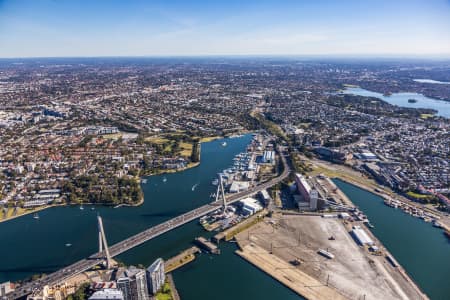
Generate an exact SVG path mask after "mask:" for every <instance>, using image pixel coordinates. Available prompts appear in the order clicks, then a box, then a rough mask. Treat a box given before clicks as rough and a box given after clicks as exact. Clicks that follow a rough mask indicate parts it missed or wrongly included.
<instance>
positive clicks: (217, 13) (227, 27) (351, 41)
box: [0, 0, 450, 57]
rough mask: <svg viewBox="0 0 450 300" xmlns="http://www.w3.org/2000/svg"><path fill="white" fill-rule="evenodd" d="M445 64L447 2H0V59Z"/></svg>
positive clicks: (449, 24)
mask: <svg viewBox="0 0 450 300" xmlns="http://www.w3.org/2000/svg"><path fill="white" fill-rule="evenodd" d="M152 55H157V56H159V55H168V56H170V55H376V56H383V55H396V56H400V55H408V56H414V55H421V56H447V57H450V0H378V1H373V0H359V1H358V0H335V1H331V0H308V1H306V0H293V1H283V0H278V1H276V0H259V1H245V0H241V1H235V0H228V1H214V0H210V1H204V0H196V1H188V0H185V1H181V0H180V1H170V0H166V1H150V0H148V1H137V0H128V1H125V0H122V1H116V0H77V1H75V0H73V1H69V0H0V57H42V56H152Z"/></svg>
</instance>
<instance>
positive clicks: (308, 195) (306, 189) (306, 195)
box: [295, 173, 319, 210]
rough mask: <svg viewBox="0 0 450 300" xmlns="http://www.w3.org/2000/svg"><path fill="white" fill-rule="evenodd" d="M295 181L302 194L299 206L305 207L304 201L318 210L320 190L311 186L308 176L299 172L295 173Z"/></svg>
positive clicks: (298, 202)
mask: <svg viewBox="0 0 450 300" xmlns="http://www.w3.org/2000/svg"><path fill="white" fill-rule="evenodd" d="M295 183H296V185H297V190H298V192H299V194H300V195H301V199H299V201H297V205H298V206H299V208H300V207H305V204H304V203H309V209H310V210H316V209H317V202H318V200H319V192H318V191H317V190H316V189H315V188H314V187H311V185H310V184H309V183H308V181H307V180H306V178H305V177H304V176H303V175H301V174H299V173H296V174H295ZM302 202H303V203H302Z"/></svg>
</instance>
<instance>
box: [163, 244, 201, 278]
mask: <svg viewBox="0 0 450 300" xmlns="http://www.w3.org/2000/svg"><path fill="white" fill-rule="evenodd" d="M199 252H200V249H199V248H198V247H195V246H193V247H191V248H189V249H187V250H184V251H183V252H181V253H180V254H178V255H176V256H174V257H172V258H170V259H168V260H166V261H165V262H164V272H165V273H170V272H172V271H174V270H176V269H178V268H181V267H182V266H184V265H186V264H188V263H190V262H191V261H193V260H194V259H195V254H196V253H199Z"/></svg>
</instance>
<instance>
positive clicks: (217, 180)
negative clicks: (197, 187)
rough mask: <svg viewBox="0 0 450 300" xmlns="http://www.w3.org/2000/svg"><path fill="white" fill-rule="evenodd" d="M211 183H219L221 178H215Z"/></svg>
mask: <svg viewBox="0 0 450 300" xmlns="http://www.w3.org/2000/svg"><path fill="white" fill-rule="evenodd" d="M211 183H212V185H218V184H219V179H214V180H213V181H212V182H211Z"/></svg>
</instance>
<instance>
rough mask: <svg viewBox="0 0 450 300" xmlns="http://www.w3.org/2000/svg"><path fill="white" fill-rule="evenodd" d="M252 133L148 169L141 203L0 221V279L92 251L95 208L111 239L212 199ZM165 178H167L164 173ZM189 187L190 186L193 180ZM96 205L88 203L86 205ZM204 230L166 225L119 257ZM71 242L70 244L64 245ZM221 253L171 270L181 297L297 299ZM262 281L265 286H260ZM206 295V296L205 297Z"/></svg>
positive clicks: (163, 247) (145, 257)
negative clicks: (174, 168) (181, 167)
mask: <svg viewBox="0 0 450 300" xmlns="http://www.w3.org/2000/svg"><path fill="white" fill-rule="evenodd" d="M251 138H252V136H251V135H245V136H242V137H239V138H233V139H227V140H226V142H227V145H226V147H224V146H222V143H223V142H224V140H216V141H212V142H208V143H203V144H202V149H201V151H202V154H201V159H202V162H201V164H200V165H199V166H198V167H196V168H192V169H189V170H186V171H184V172H179V173H173V174H165V175H160V176H151V177H148V178H147V182H146V183H145V184H143V185H142V187H143V191H144V197H145V202H144V204H143V205H141V206H139V207H120V208H112V207H102V206H96V207H90V206H87V205H85V206H84V209H83V210H80V208H79V207H78V206H77V207H56V208H50V209H47V210H43V211H41V212H40V213H39V216H40V218H39V219H38V220H36V219H34V218H33V216H32V215H26V216H23V217H19V218H17V219H13V220H10V221H7V222H3V223H0V241H1V243H0V244H1V246H0V282H3V281H6V280H12V281H14V280H18V279H23V278H26V277H29V276H31V275H33V274H37V273H45V272H47V273H48V272H52V271H55V270H57V269H59V268H61V267H63V266H65V265H68V264H70V263H73V262H74V261H76V260H78V259H81V258H84V257H87V256H88V255H90V254H92V253H94V252H96V251H97V247H98V245H97V243H98V240H97V224H96V215H97V213H100V214H101V216H102V217H103V224H104V226H105V230H106V236H107V239H108V243H109V244H110V245H111V244H113V243H115V242H118V241H120V240H122V239H124V238H126V237H128V236H130V235H132V234H135V233H137V232H139V231H142V230H144V229H146V228H148V227H150V226H152V225H156V224H158V223H160V222H163V221H165V220H167V219H170V218H172V217H175V216H177V215H179V214H181V213H183V212H185V211H188V210H191V209H193V208H196V207H198V206H200V205H202V204H205V203H207V202H210V201H211V199H210V195H211V193H212V192H214V191H215V189H216V187H214V186H213V185H212V184H211V181H212V180H213V179H214V178H216V176H217V173H218V172H220V171H222V170H223V169H225V168H227V167H229V166H230V165H231V164H232V163H233V157H234V156H235V155H236V154H237V153H239V152H242V151H244V150H245V148H246V146H247V145H248V143H249V142H250V140H251ZM164 178H166V180H164ZM193 187H195V188H193ZM92 208H94V209H92ZM201 235H203V236H205V232H204V230H203V229H202V227H201V226H200V225H199V224H198V222H197V221H193V222H191V223H188V224H186V225H184V226H182V227H180V228H177V229H175V230H173V231H171V232H168V233H166V234H164V235H162V236H160V237H158V238H156V239H153V240H151V241H149V242H147V243H145V244H143V245H141V246H139V247H136V248H134V249H132V250H130V251H128V252H126V253H124V254H122V255H120V256H119V257H117V259H119V260H121V261H123V262H125V263H126V264H134V265H137V264H143V265H144V266H146V265H149V264H150V263H151V262H153V260H154V259H156V258H158V257H163V258H169V257H171V256H173V255H175V254H177V253H179V252H180V251H182V250H184V249H186V248H188V247H189V246H191V243H192V241H193V239H194V238H195V237H197V236H201ZM68 244H71V245H70V246H67V245H68ZM222 246H223V247H222V248H223V250H222V254H221V255H220V256H214V257H213V256H210V255H207V254H200V256H199V258H198V259H197V260H196V261H195V262H193V263H192V264H190V265H188V266H186V267H184V268H182V269H181V270H179V271H176V272H175V274H174V277H175V282H176V284H177V285H178V286H179V288H180V295H181V297H182V299H205V298H204V297H202V295H210V296H211V295H213V296H211V297H212V298H214V299H230V298H232V299H249V298H253V297H254V296H255V295H257V296H258V299H274V298H277V297H278V296H279V295H280V296H281V297H282V298H280V299H302V298H301V297H299V296H297V295H296V294H294V293H293V292H291V291H290V290H289V289H287V288H285V287H284V286H282V285H281V284H279V283H278V282H277V281H275V280H273V279H272V278H271V277H269V276H268V275H266V274H264V273H262V272H260V271H259V270H257V269H256V268H255V267H253V266H251V265H250V264H248V263H247V262H245V261H244V260H242V259H240V258H239V257H237V256H236V255H235V254H234V248H235V245H234V244H229V245H222ZM262 287H263V288H262ZM211 297H209V298H211Z"/></svg>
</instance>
